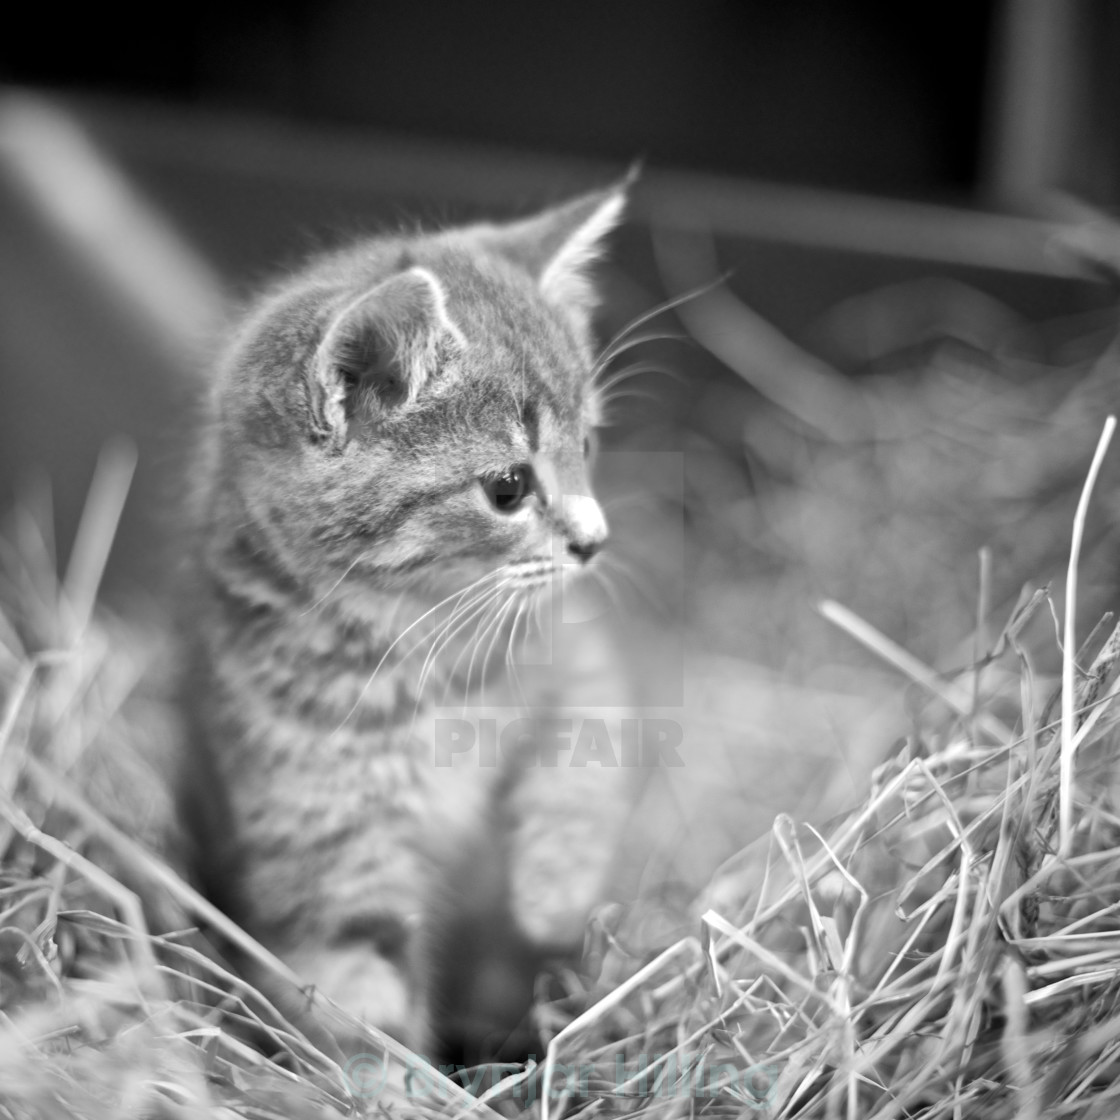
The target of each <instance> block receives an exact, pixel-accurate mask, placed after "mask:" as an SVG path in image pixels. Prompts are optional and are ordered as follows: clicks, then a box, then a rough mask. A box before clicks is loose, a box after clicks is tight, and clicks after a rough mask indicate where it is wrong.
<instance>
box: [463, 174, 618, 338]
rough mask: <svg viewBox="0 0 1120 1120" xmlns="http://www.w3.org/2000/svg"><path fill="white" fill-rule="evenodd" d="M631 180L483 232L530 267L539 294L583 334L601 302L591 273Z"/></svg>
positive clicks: (505, 252)
mask: <svg viewBox="0 0 1120 1120" xmlns="http://www.w3.org/2000/svg"><path fill="white" fill-rule="evenodd" d="M633 179H634V175H633V174H631V175H628V176H627V177H626V179H624V180H623V181H622V182H621V183H617V184H615V185H614V186H612V187H607V188H606V189H605V190H599V191H593V192H591V193H590V194H584V195H580V196H579V197H578V198H574V199H572V200H571V201H570V202H566V203H563V204H562V205H560V206H556V207H554V208H552V209H551V210H546V211H545V212H544V213H543V214H538V215H536V216H535V217H532V218H526V219H525V220H524V221H520V222H515V223H513V224H512V225H508V226H503V227H500V228H498V229H493V230H486V231H485V232H484V233H483V234H482V237H483V239H484V241H485V242H486V243H487V244H489V245H490V246H491V247H493V248H494V249H496V250H497V251H498V252H500V253H501V254H502V255H503V256H504V257H506V258H507V259H510V260H513V261H515V262H516V263H518V264H520V265H521V266H522V267H524V268H525V269H526V270H527V271H528V273H529V275H530V276H532V277H533V278H534V279H535V280H536V281H537V285H538V287H539V289H540V293H541V295H542V296H543V297H544V298H545V299H546V300H547V301H548V302H549V303H550V304H552V305H553V306H554V307H555V308H556V309H557V310H558V311H560V312H561V313H562V314H563V315H565V316H566V317H567V318H568V319H569V320H570V321H571V323H572V325H573V326H574V327H575V328H576V330H577V332H578V333H579V334H580V335H581V336H582V335H584V334H586V332H587V330H588V328H589V324H590V319H591V314H592V312H593V311H594V310H595V306H596V304H597V303H598V297H597V294H596V291H595V287H594V285H593V284H592V281H591V277H590V275H589V273H590V270H591V266H592V265H593V264H594V263H595V261H596V260H597V259H598V258H599V257H600V256H601V255H602V252H603V241H604V239H605V238H606V236H607V234H609V233H610V232H611V230H613V229H614V228H615V226H617V225H618V223H619V221H620V220H621V218H622V211H623V209H624V208H625V206H626V194H627V190H628V189H629V187H630V184H631V183H632V181H633Z"/></svg>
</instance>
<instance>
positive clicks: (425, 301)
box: [309, 268, 466, 450]
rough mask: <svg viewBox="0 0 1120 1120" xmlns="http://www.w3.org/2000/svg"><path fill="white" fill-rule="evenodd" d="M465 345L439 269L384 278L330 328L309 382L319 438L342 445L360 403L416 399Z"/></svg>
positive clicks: (387, 405) (380, 406)
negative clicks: (437, 272)
mask: <svg viewBox="0 0 1120 1120" xmlns="http://www.w3.org/2000/svg"><path fill="white" fill-rule="evenodd" d="M465 346H466V341H465V339H464V338H463V334H462V332H461V331H460V330H459V328H458V327H457V326H456V325H455V323H454V322H453V321H452V319H451V317H450V316H449V315H448V313H447V299H446V297H445V296H444V293H443V288H442V287H441V286H440V283H439V281H438V280H437V279H436V278H435V276H433V275H432V273H430V272H429V271H428V270H427V269H424V268H410V269H408V270H407V271H406V272H401V273H398V274H397V275H395V276H390V277H389V279H388V280H383V281H382V282H381V283H380V284H378V285H377V286H376V287H374V288H372V289H371V290H370V291H368V292H366V293H365V294H364V295H361V296H359V297H358V298H357V299H355V300H352V301H351V302H350V303H348V304H347V305H346V306H345V307H343V309H342V310H341V311H340V312H338V313H337V314H336V315H335V317H334V319H332V320H331V322H330V325H329V326H328V327H327V329H326V331H325V332H324V333H323V338H322V341H321V342H320V343H319V346H318V348H317V349H316V351H315V358H314V362H313V367H312V371H311V384H310V386H309V388H310V397H311V433H312V437H313V438H314V439H315V440H316V441H317V442H324V443H327V444H328V445H329V446H330V447H331V449H332V450H338V449H341V447H342V446H343V445H344V444H345V442H346V432H347V428H348V426H349V424H350V421H351V420H352V419H353V417H354V416H355V415H356V413H357V412H358V411H359V409H361V408H364V407H368V408H370V409H372V410H375V411H383V410H389V409H392V408H394V407H397V406H399V405H401V404H404V403H405V402H408V401H412V400H415V399H416V395H417V393H419V392H420V389H421V387H422V386H423V384H424V382H425V381H426V380H427V379H428V377H430V376H431V374H432V373H433V372H434V371H435V369H436V368H437V367H438V366H439V365H440V364H441V363H442V362H444V361H446V360H447V359H448V358H449V357H450V356H452V355H453V354H454V353H456V352H457V351H459V350H461V349H463V348H464V347H465Z"/></svg>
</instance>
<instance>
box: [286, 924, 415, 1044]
mask: <svg viewBox="0 0 1120 1120" xmlns="http://www.w3.org/2000/svg"><path fill="white" fill-rule="evenodd" d="M285 957H286V960H287V963H288V964H289V965H290V966H291V967H292V969H293V970H294V971H296V972H297V973H299V975H300V976H301V977H302V978H303V979H305V980H306V981H307V982H308V984H312V985H314V986H315V988H316V989H317V990H318V991H319V992H321V993H322V994H323V995H324V996H326V997H327V998H328V999H329V1000H332V1001H333V1002H334V1003H337V1004H338V1005H339V1007H341V1008H342V1009H343V1010H344V1011H346V1012H348V1013H349V1014H351V1015H353V1016H354V1017H355V1018H356V1019H361V1020H362V1022H364V1023H368V1024H369V1025H370V1026H373V1027H376V1028H377V1029H378V1030H382V1031H384V1032H385V1033H386V1034H390V1035H392V1036H393V1037H394V1038H395V1039H397V1040H398V1041H399V1042H403V1043H404V1044H405V1045H406V1046H408V1047H411V1048H412V1049H413V1050H417V1049H419V1048H422V1047H424V1046H425V1045H426V1043H427V1037H426V1035H427V1031H426V1016H425V1011H424V1006H423V1000H422V998H420V997H419V996H418V995H417V994H416V993H415V992H414V991H413V987H412V984H411V983H410V981H409V978H408V976H407V975H406V974H405V972H404V971H403V970H402V969H401V968H400V967H398V966H397V965H396V964H394V963H393V962H392V961H389V960H386V959H385V957H383V956H381V955H380V954H379V953H378V952H377V951H376V950H375V949H374V948H373V947H372V946H369V945H363V944H360V943H359V944H348V945H340V946H309V947H306V948H301V949H297V950H295V951H294V952H289V953H286V954H285Z"/></svg>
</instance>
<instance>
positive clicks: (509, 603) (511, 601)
mask: <svg viewBox="0 0 1120 1120" xmlns="http://www.w3.org/2000/svg"><path fill="white" fill-rule="evenodd" d="M516 603H517V595H516V594H514V595H511V596H510V597H509V598H508V599H506V601H505V602H504V603H503V604H502V606H501V609H500V610H499V612H498V617H497V619H496V620H495V625H494V632H493V633H492V634H491V635H490V641H489V643H488V644H487V647H486V653H485V655H484V656H483V658H482V667H481V670H480V671H481V673H482V676H483V678H484V679H485V676H486V673H487V671H488V668H489V665H490V658H491V657H493V656H494V647H495V645H497V642H498V637H499V635H500V634H501V633H502V627H503V626H505V622H506V618H507V616H508V615H509V614H510V613H511V612H512V610H513V608H514V606H515V605H516Z"/></svg>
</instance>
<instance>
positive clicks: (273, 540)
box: [184, 190, 623, 1047]
mask: <svg viewBox="0 0 1120 1120" xmlns="http://www.w3.org/2000/svg"><path fill="white" fill-rule="evenodd" d="M622 203H623V197H622V192H621V191H620V190H611V191H605V192H602V193H599V194H594V195H589V196H585V197H583V198H581V199H577V200H575V201H574V202H571V203H569V204H567V205H566V206H564V207H562V208H559V209H556V210H553V211H548V212H546V213H545V214H542V215H540V216H538V217H537V218H535V219H531V220H530V221H527V222H522V223H518V224H517V225H513V226H508V227H501V226H489V225H487V226H475V227H469V228H466V229H459V230H451V231H444V232H440V233H436V234H431V235H425V236H417V237H413V238H392V237H387V238H380V239H373V240H369V241H365V242H362V243H360V244H357V245H354V246H352V247H350V248H347V249H346V250H345V251H343V252H340V253H336V254H333V255H331V256H328V257H325V258H322V259H320V260H318V261H316V262H314V263H312V264H311V265H310V266H309V267H308V268H307V269H306V270H304V271H303V272H300V273H298V274H296V275H294V276H292V277H290V278H288V279H287V280H285V281H284V282H282V283H281V284H279V285H278V286H276V287H275V288H273V289H272V290H271V291H270V292H268V293H266V294H265V295H264V296H263V297H262V298H261V299H260V300H259V301H258V303H257V304H256V305H255V306H254V307H253V308H252V309H251V310H250V312H249V313H248V315H247V316H246V317H245V319H244V321H243V323H242V324H241V327H240V329H239V331H238V333H237V335H236V337H235V338H234V339H233V341H232V344H231V346H230V348H229V350H228V352H227V354H226V355H225V358H224V360H223V362H222V364H221V366H220V368H219V370H218V373H217V377H216V381H215V387H214V393H213V400H212V409H211V414H210V420H209V424H208V426H207V430H206V439H205V446H204V448H203V451H202V453H201V454H200V456H199V463H198V478H197V492H198V502H197V530H198V531H197V548H196V550H195V553H194V555H193V557H192V563H193V579H192V581H191V593H190V596H189V597H188V600H189V601H188V602H187V603H186V608H187V609H186V610H185V611H184V618H185V623H186V625H187V626H188V627H189V629H190V630H191V632H192V634H193V636H194V640H195V646H196V649H197V655H198V656H197V671H196V674H195V684H194V687H195V692H194V710H195V714H196V719H197V723H198V725H199V749H200V751H202V752H203V754H202V756H201V760H200V761H201V762H204V763H205V766H204V771H205V772H206V773H209V774H212V775H214V776H215V778H216V782H215V783H214V784H213V785H212V786H209V787H208V788H206V789H205V790H203V798H202V800H203V801H204V802H205V803H206V804H205V806H204V808H205V809H206V810H207V812H205V813H204V814H203V819H204V820H206V821H208V822H209V823H208V825H207V828H205V829H203V831H207V829H208V830H209V835H207V836H205V837H204V838H203V839H204V841H205V843H206V846H207V848H208V852H209V854H208V857H207V858H208V861H209V864H210V867H211V871H212V872H214V870H215V869H217V871H216V873H215V874H214V875H212V878H217V879H218V880H220V882H219V884H218V887H219V889H220V891H221V897H222V898H223V900H224V901H225V903H226V905H227V906H228V907H229V908H230V909H231V910H233V912H234V913H235V915H236V916H237V917H238V918H239V919H240V920H241V921H243V922H244V924H246V925H247V927H248V928H249V929H250V930H251V931H252V932H253V933H255V934H256V935H257V936H258V937H259V938H261V939H262V940H263V941H264V942H265V943H266V944H268V945H269V946H270V947H272V948H273V949H274V950H276V951H277V952H278V953H279V954H281V955H282V956H285V957H286V958H287V959H288V960H289V961H290V962H291V963H292V964H293V966H294V967H296V968H297V970H299V971H300V972H301V973H302V974H303V975H305V976H306V978H307V980H308V981H309V982H310V983H314V984H316V985H317V986H319V987H320V988H321V989H322V990H324V991H325V992H326V993H327V994H328V995H330V996H332V997H333V998H335V999H336V1000H338V1001H340V1002H341V1003H343V1004H344V1005H346V1006H347V1007H348V1008H349V1009H350V1010H352V1011H354V1012H356V1013H357V1014H359V1015H361V1016H363V1017H365V1018H366V1019H367V1020H368V1021H370V1022H372V1023H374V1024H376V1025H378V1026H381V1027H384V1028H386V1029H389V1030H390V1031H393V1032H395V1033H396V1034H398V1035H399V1036H400V1037H401V1038H403V1039H405V1040H406V1041H409V1042H411V1043H413V1044H414V1045H416V1046H419V1047H424V1046H426V1045H427V1044H428V1043H429V1041H430V1039H431V1035H430V1034H429V1027H428V1025H427V1024H428V1018H429V1004H430V1003H431V1001H432V1000H433V999H434V1000H435V1001H436V1004H435V1005H436V1006H437V1007H438V1005H439V1003H438V993H432V992H430V991H429V989H430V987H431V977H432V975H433V969H434V967H435V966H434V964H433V962H432V961H431V960H430V959H428V957H427V956H426V955H425V954H426V952H427V950H426V949H425V946H429V945H431V944H432V943H433V939H434V935H433V934H432V932H431V930H430V928H426V927H430V926H431V923H432V922H433V917H432V914H433V912H434V911H441V912H444V911H446V909H447V906H448V905H449V903H448V901H447V900H448V899H449V898H454V897H455V896H456V895H457V894H462V893H463V891H464V888H463V886H462V884H461V883H460V884H456V885H455V886H453V887H449V886H448V875H449V869H450V868H452V867H454V868H455V871H456V874H460V873H462V872H463V870H464V869H463V866H462V862H463V861H462V853H463V852H465V851H471V852H474V853H477V857H472V858H476V862H477V863H478V866H477V867H476V868H475V869H474V870H481V871H483V872H484V874H481V875H480V876H479V882H482V881H486V882H492V881H495V876H496V874H497V872H496V869H497V868H499V867H504V865H505V863H506V861H507V860H508V862H509V863H510V864H511V867H510V869H509V871H508V874H506V873H505V872H503V881H508V882H512V883H513V884H514V893H513V895H512V896H510V895H508V894H507V897H506V898H505V900H504V902H503V906H504V907H505V908H506V909H507V910H508V912H509V913H510V914H511V915H512V920H513V921H514V923H515V924H516V925H518V926H519V927H520V929H521V931H522V933H523V934H524V935H525V936H526V937H528V938H529V939H530V940H532V941H534V942H536V943H538V944H546V945H550V946H566V945H570V944H571V942H572V941H573V939H576V938H578V937H579V933H580V929H581V927H582V923H583V921H584V920H585V918H586V915H587V912H588V910H589V908H590V907H591V906H592V905H593V904H594V902H595V901H596V897H597V893H598V892H599V891H600V890H601V889H602V884H603V880H604V877H605V875H606V873H607V869H608V866H609V863H610V852H611V849H612V843H613V841H612V836H613V834H614V830H615V826H614V825H613V824H612V823H611V822H612V821H614V820H616V819H619V818H620V817H621V815H622V814H621V813H620V812H619V807H618V804H617V798H618V797H619V796H620V792H619V788H618V787H619V780H618V779H617V778H616V777H615V776H613V775H607V776H605V777H604V775H603V774H602V773H601V772H597V771H585V772H583V773H579V774H573V775H572V776H570V777H567V776H564V775H562V774H561V773H560V772H558V771H555V770H553V771H549V772H544V771H536V772H534V770H533V768H532V767H528V766H524V767H520V768H519V767H518V766H517V765H516V762H515V763H514V764H512V765H513V770H512V771H510V770H509V769H508V767H507V768H502V767H485V766H480V765H479V760H478V758H477V757H474V758H470V757H468V758H465V759H462V760H457V761H460V762H461V764H460V765H456V766H453V767H437V766H435V765H434V755H433V749H434V748H433V741H432V736H433V727H434V716H435V713H436V712H437V710H438V709H439V706H440V705H441V704H442V705H452V706H453V705H454V704H456V703H459V704H460V705H462V704H464V703H466V702H468V701H472V702H473V701H474V700H477V699H478V696H477V695H476V694H477V693H479V691H480V690H482V689H484V688H485V689H500V688H501V682H500V681H496V680H494V679H492V678H493V677H494V675H495V670H496V668H500V666H501V663H502V661H503V658H504V654H505V650H506V643H507V642H508V641H509V640H511V631H513V630H517V628H518V627H517V624H518V623H519V622H523V621H524V620H525V619H526V617H527V614H528V611H529V608H530V606H531V604H532V603H533V602H534V599H533V597H534V596H540V595H542V594H544V593H545V592H546V591H547V588H548V586H549V584H550V583H551V582H553V581H554V580H555V579H556V578H557V577H558V576H559V575H560V573H561V570H562V568H563V567H564V565H565V563H566V564H567V565H568V566H569V567H570V566H571V564H572V563H573V556H578V557H579V558H580V559H581V560H584V561H585V560H586V559H587V558H588V557H589V556H590V555H591V553H592V552H593V551H594V550H595V548H597V547H598V545H599V544H601V543H602V538H603V536H604V535H605V531H606V526H605V521H604V520H603V516H602V510H601V509H600V507H599V506H598V503H597V502H595V500H594V498H593V497H592V495H591V491H590V486H589V482H588V476H587V464H586V462H585V457H586V447H587V442H588V441H587V437H588V432H589V429H590V427H591V425H592V424H593V422H594V420H595V400H594V389H593V386H592V384H591V383H590V371H591V367H592V362H591V351H590V337H591V335H590V329H589V318H590V314H591V311H592V298H593V297H592V290H591V287H590V285H589V283H588V281H587V278H586V276H585V267H586V266H587V264H588V263H589V262H590V260H591V259H592V258H593V256H594V255H595V253H596V252H597V250H598V246H599V243H600V241H601V239H602V237H603V236H604V235H605V234H606V233H607V232H608V231H609V229H610V227H611V226H612V225H613V224H614V222H615V221H616V220H617V218H618V215H619V213H620V211H621V208H622ZM520 464H528V465H530V467H531V468H532V471H533V476H534V478H535V483H534V485H535V490H534V492H533V493H532V494H531V495H530V496H529V497H528V498H527V499H526V500H525V501H524V502H523V503H522V504H521V505H520V506H518V507H517V508H516V509H514V510H512V511H511V512H503V511H501V510H499V509H498V508H496V505H495V503H496V499H493V498H492V497H490V496H488V493H487V490H486V486H487V485H492V484H493V480H494V479H496V478H499V477H502V476H506V475H508V474H509V472H510V471H511V468H514V467H516V466H518V465H520ZM456 610H457V611H458V613H457V614H456V613H455V612H456ZM449 620H450V621H449ZM443 638H446V643H445V644H444V645H443V647H442V649H440V648H439V646H440V642H441V640H442V639H443ZM417 647H418V648H417ZM436 653H438V656H434V654H436ZM490 653H492V654H494V655H493V656H488V654H490ZM487 674H488V675H487ZM490 695H491V693H487V697H486V698H487V699H489V698H490ZM494 695H499V693H494ZM472 711H474V709H472ZM528 749H531V748H527V750H528ZM523 761H527V760H523ZM589 775H590V777H589ZM503 821H504V822H506V824H505V826H504V827H505V829H506V831H505V832H503V831H502V827H503V826H501V824H500V822H503ZM215 822H217V823H215ZM495 836H497V840H496V841H494V842H491V843H490V844H489V846H487V841H486V840H485V838H486V837H491V838H493V837H495ZM503 852H504V853H505V854H503ZM482 864H485V867H482V866H481V865H482ZM565 866H568V867H569V868H570V870H569V872H568V879H567V880H565V878H564V871H563V868H564V867H565ZM473 873H474V871H473V870H472V869H470V868H468V869H467V872H466V874H467V878H468V879H469V878H470V876H471V875H472V874H473ZM545 873H547V876H548V877H547V879H545V878H543V877H542V876H544V875H545ZM518 884H520V885H518ZM487 889H489V888H487ZM441 920H442V919H441Z"/></svg>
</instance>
